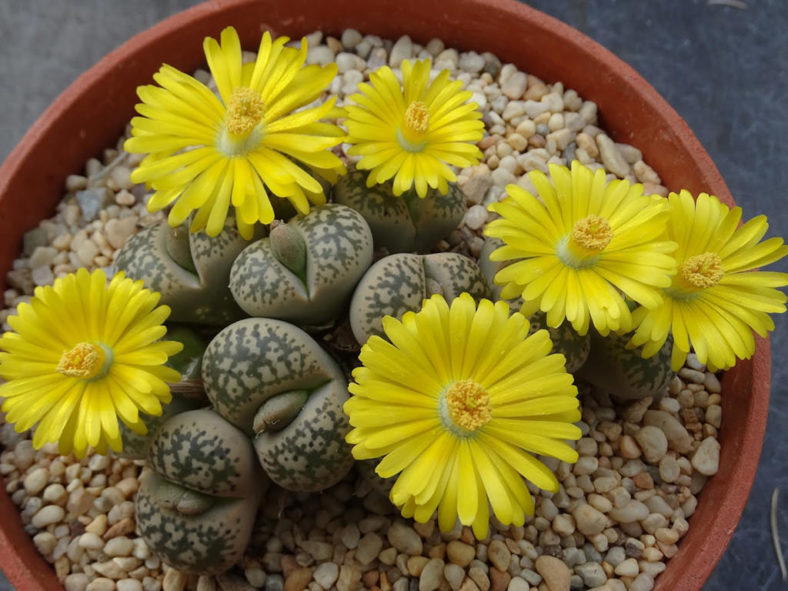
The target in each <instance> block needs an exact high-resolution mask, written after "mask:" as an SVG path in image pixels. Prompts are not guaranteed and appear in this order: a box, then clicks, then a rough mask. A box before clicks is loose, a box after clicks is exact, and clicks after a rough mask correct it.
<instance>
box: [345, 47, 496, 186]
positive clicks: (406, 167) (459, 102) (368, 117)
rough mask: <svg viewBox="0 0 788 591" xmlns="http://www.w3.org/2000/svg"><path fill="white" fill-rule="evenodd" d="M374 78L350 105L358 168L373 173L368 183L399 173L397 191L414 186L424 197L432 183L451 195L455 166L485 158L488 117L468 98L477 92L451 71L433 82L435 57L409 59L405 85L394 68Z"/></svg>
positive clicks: (351, 139) (350, 138)
mask: <svg viewBox="0 0 788 591" xmlns="http://www.w3.org/2000/svg"><path fill="white" fill-rule="evenodd" d="M369 78H370V83H369V84H366V83H363V84H359V90H360V91H361V92H360V93H358V94H354V95H351V96H350V97H349V99H350V100H351V101H353V102H354V103H356V104H355V105H348V106H346V107H345V110H346V111H347V119H345V125H346V126H347V128H348V138H347V139H346V140H345V141H347V142H348V143H351V144H355V145H354V146H352V147H351V148H350V149H348V154H350V155H351V156H353V155H356V156H361V159H360V160H359V161H358V163H357V164H356V167H357V168H359V169H361V170H369V171H370V173H369V176H368V177H367V186H368V187H371V186H373V185H375V184H380V183H384V182H386V181H387V180H389V179H390V178H392V177H394V185H393V191H394V194H395V195H402V193H403V192H405V191H407V190H409V189H410V188H411V187H413V186H414V185H415V187H416V193H417V194H418V196H419V197H426V196H427V187H428V186H429V187H432V188H433V189H436V188H437V189H438V190H439V191H440V192H441V193H442V194H444V195H445V194H446V192H447V191H448V182H454V181H456V180H457V176H456V175H455V174H454V171H453V170H452V169H451V168H450V167H449V165H453V166H459V167H465V166H472V165H474V164H476V163H477V162H479V159H480V158H481V156H482V153H481V150H479V148H478V147H477V146H476V142H478V141H479V140H481V139H482V135H483V134H484V124H483V123H482V122H481V117H482V115H481V113H480V112H479V107H478V105H477V104H476V103H474V102H467V101H468V99H470V98H471V96H472V94H473V93H472V92H470V91H467V90H465V91H463V90H461V88H462V82H461V81H459V80H455V81H453V82H452V81H450V80H449V71H448V70H442V71H441V72H440V73H439V74H438V75H437V76H436V77H435V79H434V80H433V81H432V82H430V60H423V61H417V62H416V63H412V62H411V61H410V60H404V61H403V62H402V85H400V82H399V80H397V77H396V76H395V75H394V72H392V71H391V68H389V67H388V66H384V67H382V68H380V69H379V70H377V71H375V72H372V74H370V77H369Z"/></svg>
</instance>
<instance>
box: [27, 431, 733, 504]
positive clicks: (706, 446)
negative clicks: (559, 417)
mask: <svg viewBox="0 0 788 591" xmlns="http://www.w3.org/2000/svg"><path fill="white" fill-rule="evenodd" d="M692 467H693V468H695V469H696V470H697V471H698V472H700V473H701V474H703V475H704V476H713V475H714V474H716V473H717V470H718V469H719V467H720V444H719V442H718V441H717V440H716V439H714V437H707V438H706V439H704V440H703V441H702V442H701V444H700V446H698V449H697V450H695V454H694V455H693V456H692ZM33 519H35V518H33Z"/></svg>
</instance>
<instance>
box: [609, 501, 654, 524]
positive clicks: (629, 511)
mask: <svg viewBox="0 0 788 591" xmlns="http://www.w3.org/2000/svg"><path fill="white" fill-rule="evenodd" d="M608 515H609V516H610V518H611V519H612V520H614V521H617V522H619V523H633V522H635V521H640V520H642V519H645V518H646V517H648V516H649V510H648V507H646V505H644V504H643V503H641V502H640V501H637V500H635V499H632V500H630V501H629V502H627V503H626V504H625V505H624V506H623V507H615V508H614V509H612V510H611V511H610V513H608Z"/></svg>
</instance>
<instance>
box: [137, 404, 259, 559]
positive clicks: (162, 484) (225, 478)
mask: <svg viewBox="0 0 788 591" xmlns="http://www.w3.org/2000/svg"><path fill="white" fill-rule="evenodd" d="M148 461H149V464H150V468H148V469H146V470H145V471H144V473H143V476H142V479H141V482H140V488H139V491H138V492H137V515H136V517H137V526H138V527H139V531H140V534H141V535H142V537H143V538H144V539H145V541H146V542H147V544H148V546H149V547H150V548H151V549H152V550H153V551H154V552H155V553H156V554H157V555H158V556H159V557H160V558H161V559H162V560H163V561H164V562H165V563H166V564H168V565H170V566H172V567H175V568H177V569H178V570H180V571H183V572H187V573H192V574H215V573H220V572H223V571H225V570H227V569H228V568H230V567H231V566H232V565H233V564H235V563H237V562H238V561H239V560H240V559H241V558H242V557H243V553H244V550H245V549H246V547H247V545H248V544H249V539H250V537H251V533H252V526H253V525H254V521H255V516H256V514H257V510H258V508H259V505H260V500H261V499H262V495H263V493H264V491H265V488H266V486H267V480H266V478H265V476H264V475H263V474H262V471H261V470H260V465H259V463H258V462H257V458H256V457H255V453H254V449H253V448H252V444H251V441H250V440H249V438H248V437H247V435H246V434H245V433H243V432H242V431H241V430H239V429H238V428H236V427H235V426H233V425H231V424H230V423H229V422H227V421H226V420H224V419H223V418H222V417H220V416H219V415H217V414H216V413H215V412H213V411H212V410H210V409H202V410H192V411H189V412H184V413H181V414H179V415H177V416H174V417H172V418H171V419H169V420H168V421H167V422H166V423H165V424H164V425H163V426H162V427H161V429H160V430H159V432H158V433H157V435H156V437H155V438H154V440H153V442H152V444H151V447H150V451H149V454H148Z"/></svg>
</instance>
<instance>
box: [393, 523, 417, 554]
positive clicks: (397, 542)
mask: <svg viewBox="0 0 788 591" xmlns="http://www.w3.org/2000/svg"><path fill="white" fill-rule="evenodd" d="M387 537H388V540H389V543H390V544H391V545H392V546H394V547H395V548H396V549H397V550H399V551H400V552H403V553H404V554H410V555H412V556H417V555H419V554H421V552H422V549H423V545H422V542H421V538H420V537H419V534H417V533H416V532H415V531H414V530H413V529H412V528H410V527H408V526H407V525H405V523H404V522H402V521H395V522H394V523H393V524H392V525H391V527H390V528H389V530H388V533H387Z"/></svg>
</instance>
